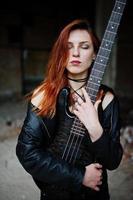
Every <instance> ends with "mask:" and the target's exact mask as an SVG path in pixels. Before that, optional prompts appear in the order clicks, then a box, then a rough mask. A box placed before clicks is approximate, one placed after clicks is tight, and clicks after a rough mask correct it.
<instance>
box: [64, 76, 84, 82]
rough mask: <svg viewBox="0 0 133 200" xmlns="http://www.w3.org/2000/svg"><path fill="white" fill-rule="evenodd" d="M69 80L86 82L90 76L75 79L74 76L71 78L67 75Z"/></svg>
mask: <svg viewBox="0 0 133 200" xmlns="http://www.w3.org/2000/svg"><path fill="white" fill-rule="evenodd" d="M67 78H68V79H69V80H71V81H74V82H85V81H87V79H88V77H86V78H81V79H73V78H70V77H67Z"/></svg>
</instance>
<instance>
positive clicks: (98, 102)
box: [94, 100, 101, 110]
mask: <svg viewBox="0 0 133 200" xmlns="http://www.w3.org/2000/svg"><path fill="white" fill-rule="evenodd" d="M100 103H101V100H97V101H96V102H95V104H94V107H95V109H96V110H98V106H99V104H100Z"/></svg>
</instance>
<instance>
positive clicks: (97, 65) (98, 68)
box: [93, 63, 105, 72]
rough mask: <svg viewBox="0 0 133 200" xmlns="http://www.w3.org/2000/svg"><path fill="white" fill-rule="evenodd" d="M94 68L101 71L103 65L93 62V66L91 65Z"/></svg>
mask: <svg viewBox="0 0 133 200" xmlns="http://www.w3.org/2000/svg"><path fill="white" fill-rule="evenodd" d="M94 69H97V70H99V71H103V72H104V69H105V67H104V66H103V65H100V63H99V64H97V63H95V64H94V66H93V70H94Z"/></svg>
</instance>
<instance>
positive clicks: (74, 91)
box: [70, 83, 86, 100]
mask: <svg viewBox="0 0 133 200" xmlns="http://www.w3.org/2000/svg"><path fill="white" fill-rule="evenodd" d="M85 84H86V83H84V84H83V85H81V86H80V87H79V88H78V89H76V90H75V89H73V88H72V86H70V88H71V89H72V92H71V94H73V93H76V94H77V95H78V96H79V97H80V98H81V99H83V97H82V96H81V95H80V94H79V93H78V92H77V91H78V90H80V89H81V88H82V87H84V86H85ZM83 100H84V99H83Z"/></svg>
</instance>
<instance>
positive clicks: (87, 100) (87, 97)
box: [81, 88, 91, 102]
mask: <svg viewBox="0 0 133 200" xmlns="http://www.w3.org/2000/svg"><path fill="white" fill-rule="evenodd" d="M81 90H82V92H83V95H84V99H85V101H86V102H91V100H90V97H89V95H88V94H87V92H86V90H85V88H81Z"/></svg>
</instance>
